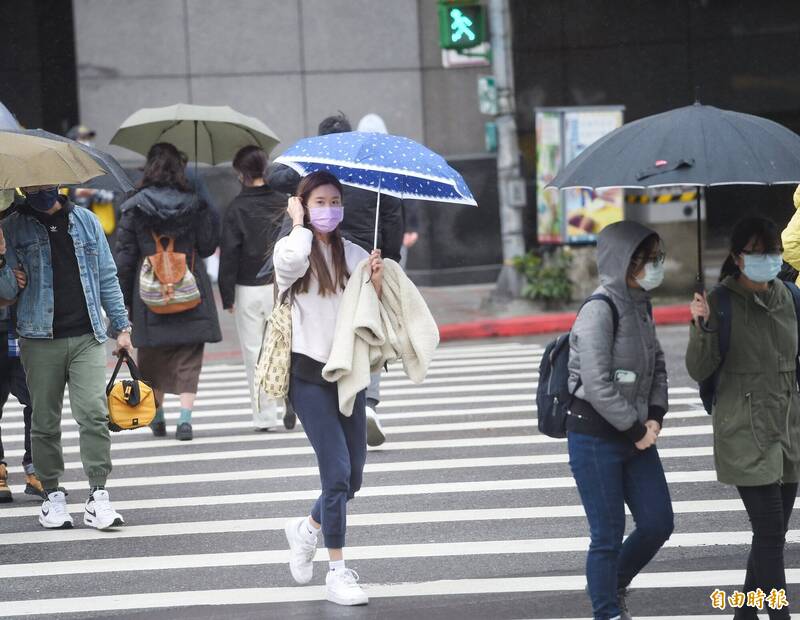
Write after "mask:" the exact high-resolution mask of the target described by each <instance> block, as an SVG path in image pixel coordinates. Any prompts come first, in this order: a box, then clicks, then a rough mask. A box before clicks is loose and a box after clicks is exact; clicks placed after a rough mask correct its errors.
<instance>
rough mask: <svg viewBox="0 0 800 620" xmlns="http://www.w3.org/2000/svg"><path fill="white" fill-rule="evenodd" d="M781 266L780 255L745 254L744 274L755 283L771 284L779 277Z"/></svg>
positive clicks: (781, 259)
mask: <svg viewBox="0 0 800 620" xmlns="http://www.w3.org/2000/svg"><path fill="white" fill-rule="evenodd" d="M781 265H783V256H781V255H780V254H745V255H744V269H742V273H744V275H745V276H747V278H748V279H750V280H752V281H753V282H770V281H772V280H774V279H775V278H777V277H778V273H779V272H780V270H781Z"/></svg>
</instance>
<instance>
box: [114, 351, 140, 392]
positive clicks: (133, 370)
mask: <svg viewBox="0 0 800 620" xmlns="http://www.w3.org/2000/svg"><path fill="white" fill-rule="evenodd" d="M123 364H127V366H128V372H130V374H131V379H133V380H134V381H141V380H142V376H141V374H140V373H139V367H138V366H136V362H134V361H133V358H132V357H131V355H130V353H128V352H127V351H126V350H125V349H122V350H121V351H120V352H119V354H118V355H117V365H116V366H115V367H114V372H112V373H111V379H109V381H108V385H106V396H108V395H109V394H111V390H112V389H114V382H115V381H116V380H117V375H118V374H119V370H120V368H122V365H123Z"/></svg>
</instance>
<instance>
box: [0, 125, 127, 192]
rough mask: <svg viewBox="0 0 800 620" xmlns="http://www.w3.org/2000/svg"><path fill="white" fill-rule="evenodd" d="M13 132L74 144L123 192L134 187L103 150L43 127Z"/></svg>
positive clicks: (120, 167)
mask: <svg viewBox="0 0 800 620" xmlns="http://www.w3.org/2000/svg"><path fill="white" fill-rule="evenodd" d="M1 131H13V130H9V129H2V130H1ZM13 133H24V134H27V135H29V136H38V137H40V138H47V139H48V140H54V141H56V142H69V143H71V144H74V145H75V146H76V147H77V148H79V149H81V150H82V151H83V152H85V153H86V154H87V155H89V156H90V157H91V158H92V159H93V160H94V161H95V162H97V164H98V165H99V166H100V167H101V168H102V169H103V170H105V171H106V173H107V176H111V177H112V178H113V179H114V182H115V184H116V186H118V187H119V188H120V189H121V190H122V191H123V192H124V193H126V194H127V193H128V192H130V191H133V190H134V189H135V186H134V185H133V183H132V182H131V180H130V178H128V175H127V174H126V173H125V170H123V169H122V166H120V164H119V162H118V161H117V160H116V159H114V158H113V157H112V156H111V155H109V154H108V153H106V152H105V151H101V150H99V149H96V148H94V147H91V146H87V145H85V144H81V143H80V142H76V141H75V140H70V139H69V138H65V137H64V136H59V135H58V134H55V133H50V132H49V131H45V130H44V129H20V130H17V131H13ZM98 179H99V183H100V184H101V185H102V186H106V185H107V184H103V182H102V179H103V177H98ZM94 181H95V180H94V179H92V181H90V182H89V183H87V185H88V186H92V185H93V182H94Z"/></svg>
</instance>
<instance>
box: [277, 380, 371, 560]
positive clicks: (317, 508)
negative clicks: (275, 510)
mask: <svg viewBox="0 0 800 620" xmlns="http://www.w3.org/2000/svg"><path fill="white" fill-rule="evenodd" d="M289 400H290V401H291V403H292V407H293V408H294V410H295V413H297V417H299V418H300V421H301V422H302V423H303V430H304V431H305V433H306V436H307V437H308V440H309V441H310V442H311V446H312V447H313V448H314V452H315V454H316V455H317V465H318V466H319V477H320V482H321V483H322V493H321V494H320V496H319V498H318V499H317V501H316V503H315V504H314V507H313V508H312V510H311V518H312V519H314V521H316V522H317V523H319V524H321V525H322V535H323V537H324V538H325V546H326V547H327V548H328V549H341V548H342V547H344V539H345V531H346V529H347V502H348V501H349V500H350V499H352V498H353V496H355V494H356V491H358V490H359V489H360V488H361V481H362V479H363V475H364V463H365V462H366V460H367V415H366V411H365V407H366V402H365V396H364V392H361V393H359V394H358V396H357V397H356V402H355V405H354V406H353V414H352V415H351V416H350V417H345V416H343V415H342V414H341V413H339V394H338V391H337V389H336V384H335V383H331V384H328V385H319V384H316V383H310V382H308V381H303V380H302V379H300V378H298V377H296V376H294V375H292V376H291V377H290V382H289Z"/></svg>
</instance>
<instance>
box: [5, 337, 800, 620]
mask: <svg viewBox="0 0 800 620" xmlns="http://www.w3.org/2000/svg"><path fill="white" fill-rule="evenodd" d="M686 332H687V330H686V328H683V327H677V328H667V329H663V330H661V331H660V334H661V338H662V344H663V346H664V349H665V351H666V353H667V359H668V363H669V370H670V375H671V385H670V387H671V390H672V392H671V399H672V406H671V409H672V411H671V414H670V416H669V417H668V418H667V424H666V427H665V430H664V433H663V434H662V437H661V439H660V440H659V447H660V452H661V454H662V459H663V462H664V465H665V469H666V470H667V472H668V479H669V480H670V488H671V493H672V498H673V502H674V505H675V510H676V530H675V534H674V535H673V537H672V539H671V540H670V542H669V543H668V546H667V547H666V548H664V549H663V550H662V551H661V552H660V553H659V554H658V556H657V557H656V559H655V560H654V561H653V562H652V563H651V564H650V565H649V566H648V567H647V569H646V571H645V573H643V574H642V575H641V576H640V579H639V580H638V581H637V582H635V583H634V588H635V589H634V591H633V592H632V594H631V597H630V605H631V611H632V613H633V615H634V617H636V618H642V617H660V618H687V617H692V616H694V615H704V614H710V613H712V612H713V609H712V608H711V605H710V599H709V595H710V594H711V592H712V591H713V590H714V589H715V588H716V587H719V588H720V589H723V590H728V591H731V592H732V591H733V590H734V589H735V587H736V586H737V585H740V583H741V581H742V574H743V567H744V565H745V561H746V552H747V547H748V544H749V523H748V521H747V516H746V514H745V512H744V510H743V508H742V506H741V502H740V501H739V500H738V495H737V494H736V492H735V489H732V488H730V487H726V486H723V485H721V484H719V483H717V482H716V481H715V478H714V472H713V460H712V456H711V435H710V428H711V427H710V419H709V418H708V416H706V415H705V413H704V412H702V411H700V410H699V409H700V405H699V400H698V399H697V394H696V390H695V387H696V386H694V384H693V383H692V382H691V381H690V379H689V378H688V376H687V375H686V371H685V369H684V368H683V352H684V348H685V345H686ZM547 340H549V337H542V338H533V339H525V340H492V341H476V342H467V343H460V344H457V345H453V346H447V347H443V348H442V349H441V350H440V353H439V356H438V358H437V360H436V362H435V363H434V365H433V367H432V370H431V373H430V374H429V380H428V381H427V382H426V383H425V384H423V385H422V386H415V385H412V384H410V382H408V381H407V380H405V379H404V377H403V376H402V374H401V373H400V372H399V369H398V368H397V367H394V368H392V370H391V372H390V373H389V375H388V376H386V377H385V379H384V382H383V390H384V401H383V403H382V406H381V408H380V409H379V412H380V414H381V416H382V419H383V422H384V425H385V427H386V430H387V434H388V437H389V439H388V440H387V442H386V444H384V446H382V447H380V448H378V449H371V450H370V452H369V455H368V459H367V471H366V474H365V481H364V488H363V490H362V492H361V493H360V494H359V495H358V496H357V497H356V499H355V500H354V501H353V502H351V504H350V509H349V523H350V528H349V531H348V541H347V545H348V549H346V556H347V557H348V558H349V559H348V566H349V567H351V568H354V569H356V570H357V571H358V573H359V574H360V575H361V579H362V582H363V583H364V584H365V587H366V589H367V591H368V593H369V595H370V597H371V600H370V604H369V605H368V606H367V607H364V608H342V607H338V606H336V605H333V604H331V603H327V602H326V601H324V589H323V588H324V586H323V584H324V574H325V568H326V565H325V564H326V563H325V554H324V551H320V552H319V553H318V555H317V565H316V567H315V578H314V580H313V582H312V584H310V585H309V586H303V587H300V586H296V585H295V584H294V582H293V580H292V578H291V576H290V574H289V571H288V567H287V565H286V563H285V560H286V542H285V538H284V535H283V522H284V520H285V519H287V518H290V517H293V516H298V515H302V514H305V513H307V511H308V510H309V508H310V505H311V503H312V502H313V498H314V497H315V495H316V493H317V490H318V477H317V473H316V470H315V459H314V456H313V454H312V453H311V451H310V448H309V447H308V443H307V441H306V439H305V436H304V435H303V432H302V429H300V428H298V429H295V431H292V432H285V431H280V432H276V433H268V434H261V433H255V432H253V430H252V428H251V425H250V415H249V405H248V398H247V395H246V386H245V379H244V373H243V370H242V368H241V367H240V366H238V365H237V363H234V362H235V361H234V362H231V363H227V364H214V365H211V364H209V365H207V366H206V368H205V369H204V374H203V377H202V380H201V387H200V394H199V397H198V405H197V407H196V416H195V420H194V425H195V440H194V441H192V442H187V443H178V442H176V441H174V440H173V439H171V438H167V439H162V440H156V439H154V438H153V437H152V436H151V435H150V433H149V431H148V430H142V431H133V432H128V433H123V434H119V435H115V436H114V444H113V445H114V447H113V457H114V461H115V469H114V474H113V476H112V479H111V480H110V481H109V485H108V488H109V491H110V493H111V498H112V501H113V502H114V504H115V506H116V507H117V509H118V510H119V511H120V512H121V513H122V514H123V515H124V516H125V519H126V521H127V525H126V527H124V528H120V529H119V530H118V531H114V532H105V533H103V532H96V531H91V530H88V529H87V528H85V527H83V525H82V517H81V511H82V503H83V502H84V500H85V494H86V488H85V478H84V476H83V472H82V470H81V468H80V463H79V458H78V452H77V444H78V440H77V433H76V431H77V427H76V426H75V424H74V422H73V421H72V419H71V417H70V416H69V415H65V423H64V445H65V460H66V462H67V473H66V475H65V478H64V481H63V483H64V484H65V486H66V487H67V489H68V490H69V491H70V496H69V497H68V501H69V502H70V504H71V512H72V513H73V517H74V518H75V520H76V528H75V529H73V530H67V531H43V530H42V529H41V528H40V527H39V525H38V523H37V521H36V515H37V514H38V503H36V502H34V501H29V500H27V499H25V498H24V496H23V495H22V494H21V492H17V494H16V498H17V501H15V502H14V503H13V504H10V505H2V506H0V592H1V593H2V603H0V617H37V616H38V617H48V618H52V617H54V616H57V615H59V614H61V615H60V616H59V617H63V618H116V619H117V620H122V619H125V618H137V619H138V618H142V619H144V618H147V619H152V618H158V619H160V618H200V619H210V618H253V619H255V618H291V619H301V618H357V619H361V618H381V619H387V620H394V619H405V618H415V619H418V620H423V619H435V620H439V619H441V620H444V619H448V620H449V619H457V620H471V619H476V620H477V619H486V618H492V619H495V618H496V619H499V620H507V619H522V618H530V619H533V618H535V619H544V618H585V617H589V616H590V615H591V609H590V606H589V603H588V600H587V598H586V596H585V594H584V592H583V587H584V584H585V579H584V577H583V566H584V560H585V550H586V546H587V539H586V537H587V536H588V530H587V526H586V522H585V517H584V516H583V512H582V508H581V506H580V500H579V498H578V495H577V491H576V490H575V488H574V484H573V483H572V479H571V476H570V471H569V466H568V464H567V459H566V445H565V443H564V442H563V441H555V440H550V439H547V438H542V437H539V436H538V433H537V432H536V430H535V410H534V402H533V394H534V390H535V387H534V384H535V382H536V380H537V375H536V372H535V370H536V368H537V367H538V361H539V357H540V355H541V346H542V345H543V344H544V343H545V342H546V341H547ZM167 406H168V421H169V422H170V424H169V427H170V428H169V430H170V432H173V430H174V421H175V419H176V418H177V411H178V406H177V401H176V400H175V399H171V400H169V401H168V403H167ZM3 437H4V441H5V444H6V451H7V458H8V460H9V463H10V465H11V466H12V467H11V472H12V475H11V480H10V482H11V484H12V487H13V488H14V490H15V491H20V490H21V489H20V486H19V485H20V483H21V481H22V476H21V469H20V468H19V460H20V459H21V454H22V419H21V414H20V410H19V407H18V405H17V404H16V402H14V403H12V404H10V405H9V406H8V407H7V410H6V413H5V415H4V417H3ZM789 538H790V540H791V541H792V542H791V543H790V544H789V546H788V551H787V566H788V567H790V569H791V570H790V571H789V580H790V582H791V585H790V588H789V599H790V600H792V599H793V598H794V597H795V596H796V595H797V593H798V588H797V584H798V582H800V548H798V545H797V541H800V532H798V531H796V530H791V531H790V534H789ZM725 615H726V616H727V617H731V616H732V613H730V610H726V612H725ZM706 617H707V616H706Z"/></svg>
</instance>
